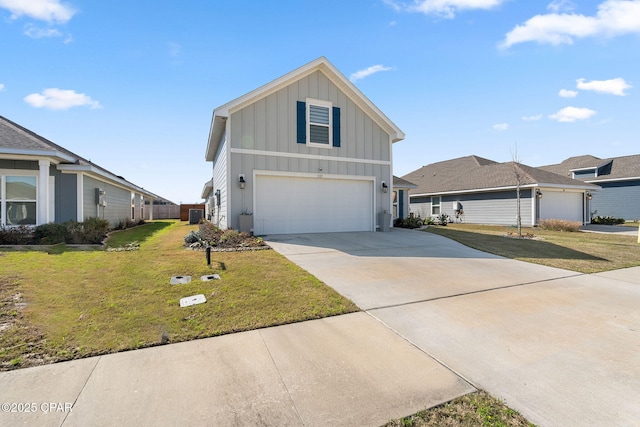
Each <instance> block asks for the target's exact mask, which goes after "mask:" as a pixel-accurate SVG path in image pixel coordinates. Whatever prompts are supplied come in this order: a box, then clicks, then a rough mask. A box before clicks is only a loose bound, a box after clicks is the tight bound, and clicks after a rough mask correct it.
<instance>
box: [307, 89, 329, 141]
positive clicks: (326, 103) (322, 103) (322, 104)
mask: <svg viewBox="0 0 640 427" xmlns="http://www.w3.org/2000/svg"><path fill="white" fill-rule="evenodd" d="M312 105H314V106H316V107H322V108H326V109H328V110H329V124H328V125H325V124H324V123H311V106H312ZM311 125H314V126H322V127H325V126H326V127H327V131H328V133H329V143H328V144H322V143H320V142H312V141H311ZM305 130H306V134H307V135H306V136H307V145H308V146H310V147H320V148H329V149H331V148H333V103H332V102H331V101H324V100H322V99H313V98H307V99H306V129H305Z"/></svg>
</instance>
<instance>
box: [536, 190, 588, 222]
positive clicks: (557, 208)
mask: <svg viewBox="0 0 640 427" xmlns="http://www.w3.org/2000/svg"><path fill="white" fill-rule="evenodd" d="M582 197H583V196H582V193H566V192H558V191H543V194H542V199H541V200H540V219H566V220H569V221H579V222H582V221H583V218H582Z"/></svg>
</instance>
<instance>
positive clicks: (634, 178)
mask: <svg viewBox="0 0 640 427" xmlns="http://www.w3.org/2000/svg"><path fill="white" fill-rule="evenodd" d="M635 180H640V176H630V177H628V178H612V179H597V180H589V181H585V182H588V183H589V184H595V185H598V183H599V182H620V181H635Z"/></svg>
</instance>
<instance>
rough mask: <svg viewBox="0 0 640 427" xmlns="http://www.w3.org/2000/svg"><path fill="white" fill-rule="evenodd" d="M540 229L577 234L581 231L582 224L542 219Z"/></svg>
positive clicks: (563, 220) (539, 224) (539, 223)
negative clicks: (576, 232)
mask: <svg viewBox="0 0 640 427" xmlns="http://www.w3.org/2000/svg"><path fill="white" fill-rule="evenodd" d="M538 227H539V228H540V229H541V230H550V231H571V232H575V231H579V230H580V228H581V227H582V223H581V222H578V221H568V220H566V219H542V220H540V221H539V222H538Z"/></svg>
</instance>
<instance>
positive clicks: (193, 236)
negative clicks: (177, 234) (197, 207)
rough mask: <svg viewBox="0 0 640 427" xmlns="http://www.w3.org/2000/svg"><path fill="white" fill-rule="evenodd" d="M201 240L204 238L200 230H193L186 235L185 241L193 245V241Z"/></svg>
mask: <svg viewBox="0 0 640 427" xmlns="http://www.w3.org/2000/svg"><path fill="white" fill-rule="evenodd" d="M200 241H202V238H201V236H200V232H198V231H194V230H191V231H190V232H189V234H187V235H186V236H184V242H185V243H186V244H187V245H191V244H193V243H197V242H200Z"/></svg>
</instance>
